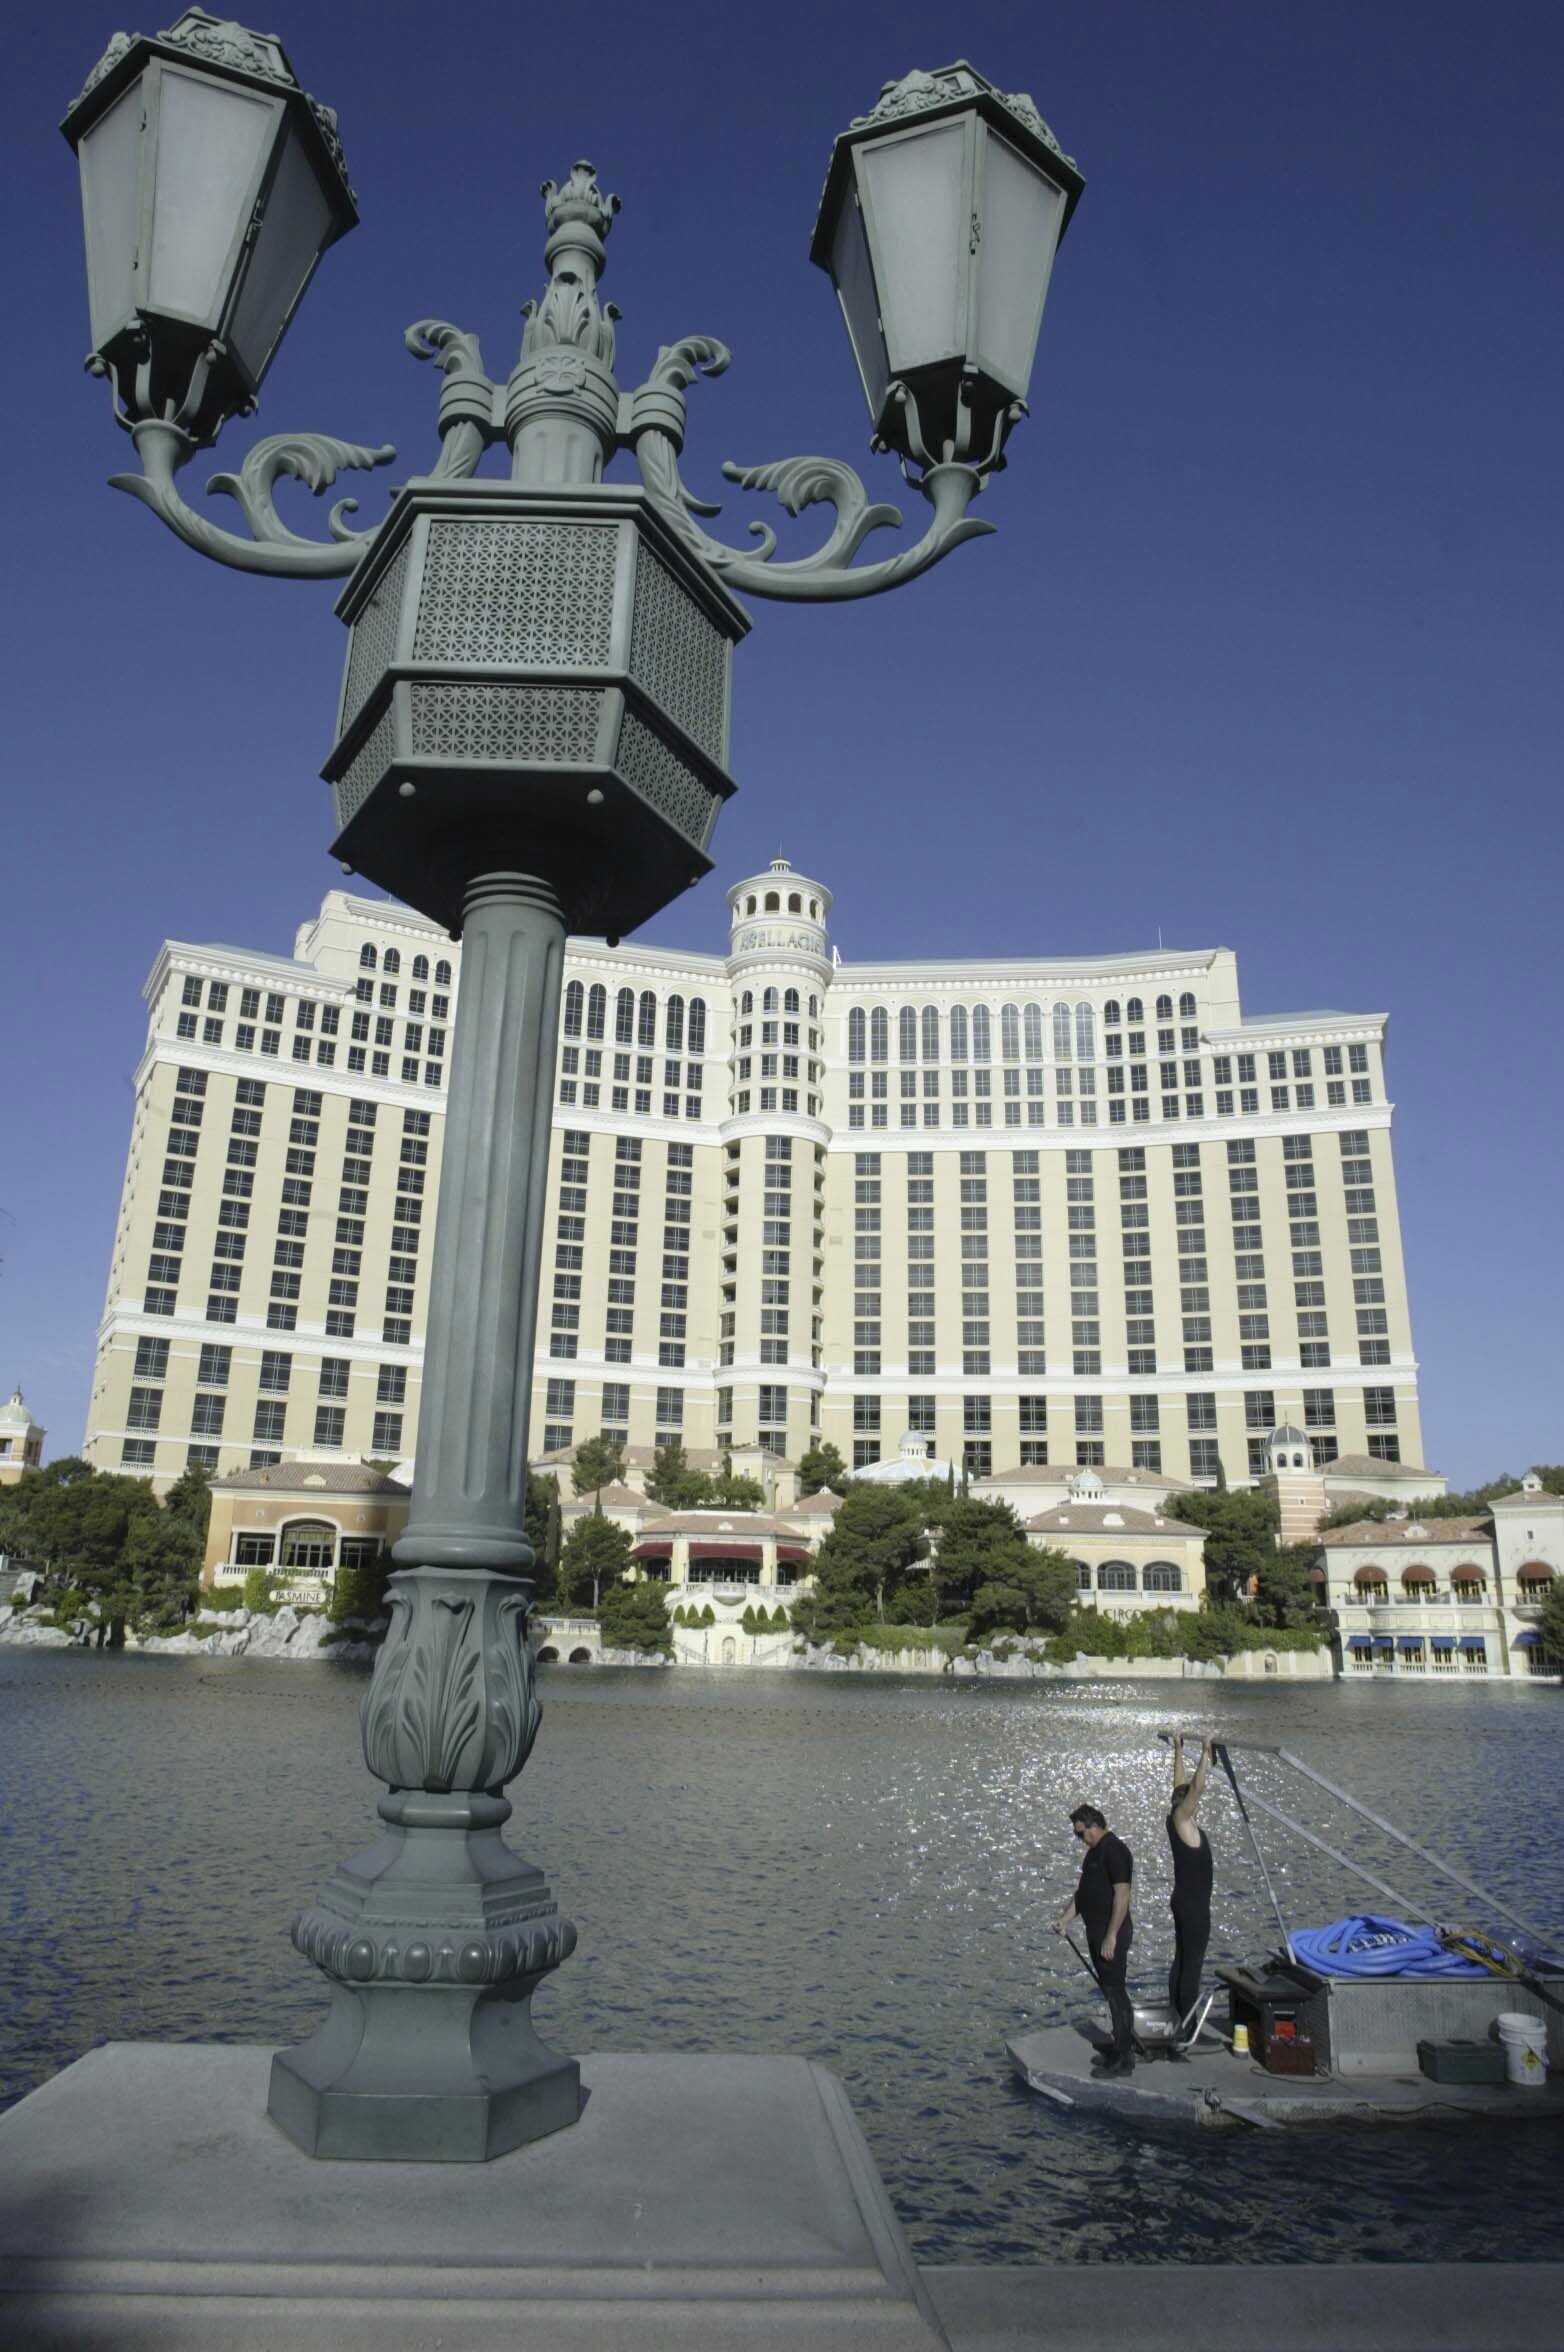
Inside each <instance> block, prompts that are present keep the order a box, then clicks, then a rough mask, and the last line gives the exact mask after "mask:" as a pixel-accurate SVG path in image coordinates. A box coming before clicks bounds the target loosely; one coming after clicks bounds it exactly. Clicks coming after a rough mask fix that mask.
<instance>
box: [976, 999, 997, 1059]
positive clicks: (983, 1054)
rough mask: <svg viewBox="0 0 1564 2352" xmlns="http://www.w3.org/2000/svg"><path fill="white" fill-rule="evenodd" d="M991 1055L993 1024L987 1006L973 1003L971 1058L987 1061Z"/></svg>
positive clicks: (992, 1051)
mask: <svg viewBox="0 0 1564 2352" xmlns="http://www.w3.org/2000/svg"><path fill="white" fill-rule="evenodd" d="M993 1055H994V1025H993V1022H992V1021H991V1020H990V1018H989V1011H988V1007H987V1005H974V1006H973V1007H972V1059H973V1060H974V1061H975V1062H987V1061H992V1059H993Z"/></svg>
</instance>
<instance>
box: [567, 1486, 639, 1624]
mask: <svg viewBox="0 0 1564 2352" xmlns="http://www.w3.org/2000/svg"><path fill="white" fill-rule="evenodd" d="M629 1565H630V1538H629V1536H628V1535H627V1534H626V1532H625V1530H624V1529H623V1528H622V1527H620V1526H617V1525H616V1524H615V1522H614V1521H613V1520H612V1519H605V1518H604V1517H603V1512H602V1506H601V1505H599V1506H598V1507H597V1509H595V1510H592V1511H584V1512H583V1513H582V1515H581V1517H580V1518H579V1519H578V1520H577V1521H576V1523H575V1525H574V1527H573V1528H572V1529H571V1530H570V1533H569V1535H567V1536H566V1538H565V1548H564V1550H563V1552H562V1553H561V1554H560V1560H559V1573H560V1582H561V1583H562V1584H563V1586H564V1588H565V1597H566V1599H567V1600H569V1601H575V1602H581V1601H584V1600H585V1599H586V1598H587V1596H588V1595H589V1594H590V1596H591V1602H592V1606H593V1608H594V1609H595V1608H597V1607H598V1606H599V1603H600V1601H601V1597H602V1591H603V1587H604V1586H605V1585H609V1586H613V1585H616V1584H617V1583H618V1581H619V1579H620V1578H621V1577H622V1576H623V1575H624V1573H625V1571H626V1570H627V1569H628V1567H629Z"/></svg>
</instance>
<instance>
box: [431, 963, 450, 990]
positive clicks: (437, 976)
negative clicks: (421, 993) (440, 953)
mask: <svg viewBox="0 0 1564 2352" xmlns="http://www.w3.org/2000/svg"><path fill="white" fill-rule="evenodd" d="M434 984H435V986H436V988H449V987H450V985H451V967H450V965H449V964H447V963H443V962H442V963H438V964H436V965H435V968H434Z"/></svg>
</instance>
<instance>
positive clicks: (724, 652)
mask: <svg viewBox="0 0 1564 2352" xmlns="http://www.w3.org/2000/svg"><path fill="white" fill-rule="evenodd" d="M630 675H631V676H632V677H633V678H634V679H635V681H636V683H637V685H639V686H644V687H645V689H646V691H647V693H648V694H649V695H650V696H651V697H652V699H653V701H654V702H657V703H660V704H661V705H662V708H663V709H664V710H665V711H666V712H667V713H668V715H669V717H670V718H672V719H676V720H677V721H678V723H679V725H680V726H681V727H682V728H683V729H684V731H685V733H686V734H687V735H689V736H690V737H692V739H693V740H694V741H695V742H696V743H698V744H699V745H700V747H701V749H702V751H704V752H707V753H708V754H709V755H710V756H711V758H712V759H715V760H720V759H721V758H722V756H723V753H724V750H725V748H726V739H727V722H728V647H727V640H726V638H724V637H723V635H722V634H721V632H720V630H718V629H717V628H716V627H715V626H714V625H713V624H712V622H711V621H709V620H708V619H707V617H706V615H705V614H704V613H703V612H702V611H701V609H700V607H699V605H698V604H697V603H696V602H695V600H694V598H693V597H692V596H690V595H689V594H688V593H687V592H686V591H685V590H684V589H683V588H681V587H680V585H679V583H678V581H677V580H676V579H674V577H673V575H672V573H671V572H670V571H669V570H668V568H667V566H666V565H665V564H662V563H659V561H658V559H657V557H656V556H655V555H653V553H652V551H651V549H650V548H649V547H647V546H646V545H645V544H644V542H643V543H642V545H641V546H640V547H639V548H638V549H637V552H636V559H635V616H634V620H633V622H632V624H631V632H630Z"/></svg>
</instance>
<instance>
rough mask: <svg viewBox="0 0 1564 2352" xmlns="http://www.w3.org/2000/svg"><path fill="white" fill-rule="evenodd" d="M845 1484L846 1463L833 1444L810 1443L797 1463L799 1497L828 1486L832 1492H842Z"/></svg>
mask: <svg viewBox="0 0 1564 2352" xmlns="http://www.w3.org/2000/svg"><path fill="white" fill-rule="evenodd" d="M846 1486H847V1464H846V1463H845V1462H844V1461H843V1459H842V1457H841V1455H840V1454H839V1453H838V1451H837V1449H836V1447H835V1446H834V1445H812V1446H811V1447H810V1448H809V1451H808V1452H807V1453H806V1454H805V1455H804V1457H803V1459H802V1461H801V1462H800V1463H799V1465H798V1492H799V1496H800V1499H807V1497H808V1496H810V1495H812V1494H819V1493H820V1492H821V1491H822V1489H823V1488H825V1487H829V1488H830V1489H831V1492H832V1493H833V1494H842V1493H843V1492H845V1490H846Z"/></svg>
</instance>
